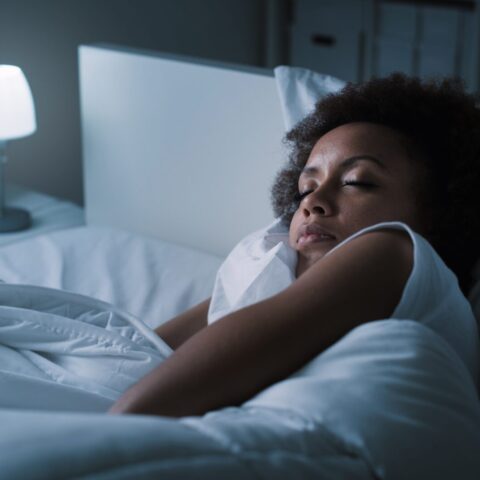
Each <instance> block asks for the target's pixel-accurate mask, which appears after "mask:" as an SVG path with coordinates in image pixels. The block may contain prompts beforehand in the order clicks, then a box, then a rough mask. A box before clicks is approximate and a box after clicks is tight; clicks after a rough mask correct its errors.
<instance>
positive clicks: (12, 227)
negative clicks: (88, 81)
mask: <svg viewBox="0 0 480 480" xmlns="http://www.w3.org/2000/svg"><path fill="white" fill-rule="evenodd" d="M35 129H36V122H35V107H34V105H33V97H32V92H31V91H30V87H29V86H28V82H27V79H26V78H25V75H24V74H23V72H22V70H21V69H20V68H18V67H15V66H13V65H0V233H2V232H14V231H18V230H24V229H26V228H28V227H30V225H31V218H30V214H29V213H28V212H27V211H26V210H23V209H20V208H7V207H5V182H4V174H3V167H4V164H5V162H6V161H7V140H13V139H14V138H20V137H25V136H27V135H30V134H32V133H33V132H34V131H35Z"/></svg>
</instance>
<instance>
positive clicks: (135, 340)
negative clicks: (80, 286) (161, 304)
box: [0, 284, 172, 411]
mask: <svg viewBox="0 0 480 480" xmlns="http://www.w3.org/2000/svg"><path fill="white" fill-rule="evenodd" d="M171 352H172V350H171V348H170V347H169V346H168V345H167V344H166V343H165V342H164V341H163V340H161V339H160V338H159V337H158V336H157V335H155V333H154V332H153V331H152V330H151V329H149V328H148V327H147V326H146V325H144V324H142V322H140V321H139V320H138V319H136V318H134V317H133V316H132V315H130V314H128V313H127V312H123V311H121V310H119V309H117V308H115V307H114V306H113V305H110V304H107V303H105V302H102V301H99V300H96V299H93V298H90V297H86V296H83V295H78V294H73V293H69V292H64V291H61V290H55V289H50V288H43V287H36V286H28V285H8V284H0V407H12V408H30V409H32V408H34V409H47V410H78V411H105V410H106V408H108V406H109V405H111V404H112V403H113V401H115V400H116V399H117V398H118V397H119V396H120V395H121V394H122V393H123V392H124V391H125V390H126V389H127V388H128V387H129V386H130V385H132V384H133V383H135V382H136V381H138V380H139V379H140V378H141V377H142V376H143V375H146V374H147V373H148V372H149V371H150V370H152V368H154V367H155V366H156V365H158V364H159V363H160V362H161V361H162V360H163V359H165V358H167V357H168V356H169V355H170V354H171Z"/></svg>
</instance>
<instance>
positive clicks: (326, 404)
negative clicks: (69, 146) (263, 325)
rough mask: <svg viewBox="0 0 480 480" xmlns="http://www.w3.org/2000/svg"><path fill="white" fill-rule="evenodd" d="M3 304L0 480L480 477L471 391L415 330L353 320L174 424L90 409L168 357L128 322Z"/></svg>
mask: <svg viewBox="0 0 480 480" xmlns="http://www.w3.org/2000/svg"><path fill="white" fill-rule="evenodd" d="M0 305H2V306H1V307H0V344H1V345H2V346H1V348H0V406H1V407H2V408H1V410H0V425H1V426H2V428H1V429H0V452H1V454H0V478H9V479H10V478H15V479H22V478H25V479H35V478H45V479H47V478H48V479H51V478H71V477H76V478H115V479H117V478H132V479H133V478H135V479H138V478H169V479H171V478H182V479H187V478H188V479H191V478H242V479H247V478H265V479H267V478H292V479H298V478H307V479H308V478H317V479H318V478H320V479H340V478H349V479H355V478H359V479H360V478H361V479H366V478H388V479H395V478H399V479H405V478H408V479H422V480H423V479H425V478H432V472H434V474H435V478H436V479H452V478H462V479H470V478H472V479H474V478H475V479H477V478H478V476H479V472H480V456H479V455H478V453H479V452H478V450H479V447H480V406H479V402H478V397H477V392H476V389H475V386H474V384H473V382H472V381H471V378H470V376H469V374H468V372H467V371H466V368H465V367H464V366H463V364H462V363H461V361H460V360H459V359H458V357H457V356H456V354H455V353H454V352H453V351H452V349H451V348H450V347H449V346H448V345H447V344H446V343H445V342H444V341H443V340H442V339H441V338H440V337H438V336H437V335H436V334H435V333H433V332H432V331H430V330H429V329H427V328H426V327H424V326H422V325H420V324H419V323H417V322H412V321H408V320H396V319H390V320H385V321H377V322H372V323H368V324H365V325H362V326H360V327H358V328H356V329H354V330H353V331H351V332H350V333H349V334H348V335H346V336H345V337H344V338H343V339H341V340H340V341H339V342H337V343H336V344H335V345H333V346H332V347H331V348H329V349H328V350H326V351H325V352H324V353H322V354H321V355H319V356H318V357H316V358H315V359H314V360H313V361H311V362H310V363H309V364H307V365H306V366H305V367H304V368H302V369H301V370H299V371H298V372H296V373H295V374H294V375H292V376H291V377H289V378H287V379H285V380H284V381H282V382H279V383H277V384H274V385H272V386H271V387H269V388H267V389H266V390H265V391H263V392H261V393H260V394H258V395H257V396H256V397H254V398H252V399H251V400H250V401H248V402H246V403H245V404H244V405H242V406H240V407H232V408H227V409H222V410H219V411H216V412H212V413H210V414H207V415H205V416H203V417H187V418H184V419H181V420H173V419H166V418H161V417H157V418H155V417H142V416H137V417H134V416H123V417H122V416H108V415H104V414H103V413H100V414H99V413H88V412H92V411H93V412H103V411H105V410H106V409H107V408H108V406H109V405H110V404H111V403H112V402H113V401H114V399H115V398H116V397H117V396H118V395H119V394H120V392H121V391H122V390H123V389H124V388H126V387H127V386H128V385H130V384H131V383H132V382H133V381H135V380H136V379H137V378H139V377H140V376H142V375H144V374H145V373H146V372H147V371H148V370H149V369H151V368H153V367H154V366H155V365H156V364H157V363H158V362H160V361H162V358H165V356H167V355H169V351H168V347H166V345H165V344H164V343H163V342H162V341H161V340H158V339H157V338H156V337H155V335H154V334H153V333H152V331H151V330H150V329H149V328H148V327H146V326H145V325H143V324H142V323H141V322H139V321H138V320H136V319H135V318H134V317H132V316H130V315H128V314H125V313H123V312H121V311H119V310H117V309H115V308H113V307H111V306H109V305H108V304H104V303H103V302H99V301H98V300H92V299H89V298H88V297H84V296H77V295H75V294H70V293H65V292H60V291H56V290H53V289H44V288H36V287H33V288H32V287H28V286H15V285H0ZM47 409H48V410H50V411H46V410H47ZM27 410H30V411H27ZM59 410H63V411H64V412H63V413H62V412H59ZM67 410H68V411H69V412H66V411H67ZM459 471H461V475H460V477H459V476H458V472H459ZM162 475H163V477H162Z"/></svg>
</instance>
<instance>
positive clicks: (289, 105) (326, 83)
mask: <svg viewBox="0 0 480 480" xmlns="http://www.w3.org/2000/svg"><path fill="white" fill-rule="evenodd" d="M273 72H274V74H275V82H276V85H277V90H278V95H279V97H280V103H281V106H282V113H283V121H284V124H285V129H286V130H287V131H288V130H290V129H291V128H293V127H294V126H295V124H296V123H298V122H299V121H300V120H302V119H303V118H304V117H306V116H307V115H308V114H309V113H310V112H311V111H312V110H313V108H314V107H315V104H316V103H317V102H318V100H320V99H321V98H322V97H324V96H325V95H328V94H329V93H335V92H338V91H339V90H341V89H342V88H343V87H344V86H345V85H346V82H344V81H343V80H340V79H338V78H335V77H332V76H330V75H324V74H323V73H317V72H314V71H312V70H308V69H306V68H299V67H287V66H284V65H280V66H278V67H276V68H275V69H274V70H273Z"/></svg>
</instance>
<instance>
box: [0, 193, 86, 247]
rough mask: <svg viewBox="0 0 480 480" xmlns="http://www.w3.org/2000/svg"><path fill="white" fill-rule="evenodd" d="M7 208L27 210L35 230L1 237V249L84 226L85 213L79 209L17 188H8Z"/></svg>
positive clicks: (73, 205) (63, 201) (6, 196)
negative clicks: (48, 233)
mask: <svg viewBox="0 0 480 480" xmlns="http://www.w3.org/2000/svg"><path fill="white" fill-rule="evenodd" d="M5 204H6V205H8V206H9V207H17V208H24V209H25V210H28V211H29V212H30V215H31V217H32V226H31V227H30V228H29V229H27V230H22V231H20V232H11V233H10V232H8V233H0V247H1V246H3V245H8V244H9V243H14V242H18V241H21V240H25V239H27V238H31V237H34V236H37V235H40V234H43V233H47V232H51V231H54V230H61V229H64V228H71V227H77V226H80V225H84V224H85V219H84V211H83V209H82V208H81V207H79V206H78V205H75V204H74V203H72V202H69V201H67V200H62V199H59V198H56V197H53V196H51V195H47V194H44V193H40V192H36V191H34V190H31V189H28V188H24V187H20V186H18V185H7V187H6V194H5Z"/></svg>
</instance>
